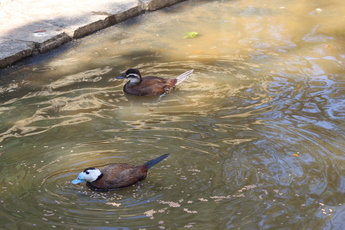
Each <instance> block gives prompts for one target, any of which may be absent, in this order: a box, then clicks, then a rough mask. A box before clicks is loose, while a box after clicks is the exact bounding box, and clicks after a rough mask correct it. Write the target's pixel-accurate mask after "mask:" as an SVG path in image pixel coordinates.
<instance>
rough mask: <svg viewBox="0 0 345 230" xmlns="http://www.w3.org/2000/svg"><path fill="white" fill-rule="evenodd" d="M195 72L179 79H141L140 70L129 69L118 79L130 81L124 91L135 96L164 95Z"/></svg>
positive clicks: (188, 72) (150, 77) (182, 75)
mask: <svg viewBox="0 0 345 230" xmlns="http://www.w3.org/2000/svg"><path fill="white" fill-rule="evenodd" d="M192 73H193V70H189V71H187V72H185V73H183V74H181V75H180V76H178V77H177V78H171V79H164V78H161V77H153V76H147V77H141V74H140V72H139V70H137V69H129V70H127V71H126V72H125V73H123V74H122V75H121V76H118V77H116V78H117V79H128V80H129V81H128V82H127V83H126V84H125V85H124V87H123V91H124V92H125V93H126V94H129V95H134V96H150V95H162V94H165V93H169V92H170V91H171V90H172V89H173V88H174V87H175V86H176V85H178V84H180V83H181V82H182V81H184V80H186V79H187V78H189V76H190V75H191V74H192Z"/></svg>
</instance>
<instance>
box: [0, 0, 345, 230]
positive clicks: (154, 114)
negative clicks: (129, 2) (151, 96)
mask: <svg viewBox="0 0 345 230" xmlns="http://www.w3.org/2000/svg"><path fill="white" fill-rule="evenodd" d="M344 25H345V3H344V1H343V0H331V1H324V0H323V1H321V0H319V1H311V0H303V1H297V0H293V1H287V0H284V1H283V0H281V1H274V2H272V1H267V0H260V1H247V0H246V1H245V0H243V1H236V0H234V1H187V2H185V3H183V4H179V5H177V6H174V7H172V8H168V9H164V10H161V11H159V12H154V13H150V14H146V15H144V16H141V17H138V18H136V19H133V20H131V21H129V22H126V23H124V24H122V25H118V26H115V27H111V28H109V29H107V30H105V31H103V32H101V33H98V34H95V35H92V36H91V37H88V38H86V39H82V40H80V41H78V42H76V44H75V46H73V48H70V49H68V50H67V51H66V52H64V53H62V54H59V55H56V56H55V57H53V58H51V59H49V60H47V61H45V62H43V63H40V64H35V65H31V66H28V67H25V68H22V69H20V70H18V71H15V72H13V73H11V74H8V75H7V76H3V77H2V78H1V79H0V80H1V88H0V102H1V106H0V117H1V123H0V160H1V161H0V188H1V190H0V204H1V206H0V228H1V229H38V228H39V229H50V228H54V229H186V228H194V229H343V225H344V224H345V205H344V203H345V198H344V195H345V194H344V193H345V175H344V170H345V157H344V150H345V141H344V140H345V128H344V125H345V122H344V118H345V96H344V95H345V74H344V70H345V63H344V62H345V55H344V53H345V52H344V51H345V32H344ZM191 31H197V32H198V33H199V36H198V37H196V38H194V39H183V38H182V37H183V36H184V33H185V32H191ZM128 68H138V69H140V70H141V71H142V73H143V74H144V75H151V74H152V75H158V76H162V77H172V76H177V75H178V74H180V73H182V72H184V71H187V70H189V69H194V74H193V76H192V77H191V78H190V79H188V81H186V82H184V83H183V84H181V85H180V86H179V87H178V88H177V90H175V91H174V92H172V93H171V94H169V95H168V96H166V97H163V98H162V100H160V101H154V100H146V99H147V98H145V99H144V100H134V101H132V100H128V99H127V98H126V97H125V96H124V95H123V93H122V86H123V84H124V82H123V81H119V80H115V79H114V77H115V76H118V75H119V74H120V73H122V72H123V71H125V70H126V69H128ZM167 152H170V153H172V154H171V156H170V157H169V158H168V159H166V160H165V161H163V162H162V163H160V164H159V165H157V166H156V167H154V168H152V169H151V172H150V175H149V176H148V178H147V179H146V180H145V181H144V183H143V187H142V188H141V189H138V187H137V186H132V187H130V188H126V189H122V190H119V191H116V192H109V193H95V192H92V191H89V190H88V188H87V187H86V186H85V184H82V185H72V184H71V183H70V181H71V180H73V179H75V177H76V176H77V174H78V173H79V172H80V171H82V170H83V169H85V168H87V167H90V166H97V167H100V166H104V165H107V164H109V163H112V162H127V163H131V164H141V163H144V162H146V161H147V160H149V159H152V158H154V157H157V156H159V155H162V154H164V153H167Z"/></svg>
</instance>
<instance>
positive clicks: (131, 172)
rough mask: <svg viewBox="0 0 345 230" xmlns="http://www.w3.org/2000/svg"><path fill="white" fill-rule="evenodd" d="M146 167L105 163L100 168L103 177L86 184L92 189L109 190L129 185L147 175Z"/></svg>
mask: <svg viewBox="0 0 345 230" xmlns="http://www.w3.org/2000/svg"><path fill="white" fill-rule="evenodd" d="M147 169H148V167H147V166H145V165H141V166H135V165H129V164H126V163H116V164H111V165H107V166H105V167H104V168H102V169H101V172H102V174H103V177H102V178H100V179H99V180H97V181H94V182H87V183H86V185H87V186H88V187H89V188H90V189H92V190H94V191H109V190H115V189H119V188H124V187H128V186H131V185H133V184H135V183H138V182H139V181H142V180H144V179H145V178H146V176H147Z"/></svg>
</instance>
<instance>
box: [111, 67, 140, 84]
mask: <svg viewBox="0 0 345 230" xmlns="http://www.w3.org/2000/svg"><path fill="white" fill-rule="evenodd" d="M116 79H128V80H129V84H130V85H137V84H139V83H140V82H141V74H140V72H139V70H137V69H129V70H127V71H126V72H125V73H123V74H122V75H121V76H118V77H116Z"/></svg>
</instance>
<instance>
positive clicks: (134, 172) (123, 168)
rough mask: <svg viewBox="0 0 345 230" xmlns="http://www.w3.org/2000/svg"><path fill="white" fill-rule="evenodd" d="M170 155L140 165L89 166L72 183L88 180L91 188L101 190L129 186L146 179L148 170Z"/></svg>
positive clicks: (87, 183) (87, 182)
mask: <svg viewBox="0 0 345 230" xmlns="http://www.w3.org/2000/svg"><path fill="white" fill-rule="evenodd" d="M169 155H170V153H168V154H165V155H162V156H160V157H157V158H155V159H153V160H150V161H148V162H146V163H145V164H143V165H140V166H135V165H129V164H126V163H115V164H111V165H107V166H105V167H103V168H102V169H97V168H87V169H85V170H84V171H83V172H81V173H80V174H79V175H78V177H77V179H75V180H73V181H72V184H79V183H81V182H84V181H86V185H87V186H88V187H89V188H90V189H92V190H94V191H101V192H105V191H109V190H115V189H119V188H124V187H128V186H130V185H133V184H135V183H138V182H140V181H142V180H144V179H145V178H146V176H147V170H148V169H150V168H151V167H152V166H154V165H156V164H158V163H159V162H161V161H162V160H164V159H165V158H167V157H168V156H169Z"/></svg>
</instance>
